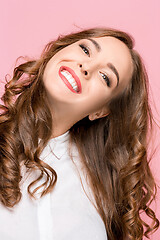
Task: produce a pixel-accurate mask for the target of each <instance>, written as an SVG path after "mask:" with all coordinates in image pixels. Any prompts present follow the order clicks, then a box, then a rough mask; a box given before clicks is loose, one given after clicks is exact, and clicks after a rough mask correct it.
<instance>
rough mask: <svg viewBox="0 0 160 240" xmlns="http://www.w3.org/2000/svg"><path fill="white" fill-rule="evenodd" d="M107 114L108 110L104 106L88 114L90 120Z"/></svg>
mask: <svg viewBox="0 0 160 240" xmlns="http://www.w3.org/2000/svg"><path fill="white" fill-rule="evenodd" d="M108 114H109V110H108V109H106V107H104V108H102V109H101V110H99V111H97V112H94V113H91V114H89V115H88V118H89V120H90V121H93V120H95V119H98V118H102V117H106V116H107V115H108Z"/></svg>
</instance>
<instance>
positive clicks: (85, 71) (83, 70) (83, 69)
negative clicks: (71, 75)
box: [79, 64, 88, 76]
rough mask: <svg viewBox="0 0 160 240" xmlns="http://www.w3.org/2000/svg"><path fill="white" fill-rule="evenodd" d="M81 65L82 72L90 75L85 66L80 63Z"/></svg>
mask: <svg viewBox="0 0 160 240" xmlns="http://www.w3.org/2000/svg"><path fill="white" fill-rule="evenodd" d="M79 67H80V68H81V70H82V72H83V73H84V75H87V76H88V71H87V70H85V68H84V66H82V64H80V65H79Z"/></svg>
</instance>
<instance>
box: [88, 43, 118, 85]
mask: <svg viewBox="0 0 160 240" xmlns="http://www.w3.org/2000/svg"><path fill="white" fill-rule="evenodd" d="M87 40H89V41H91V42H92V43H93V45H94V46H95V48H96V50H97V52H100V51H102V48H101V46H100V45H99V43H98V42H97V41H95V40H94V39H92V38H87ZM107 66H108V67H109V68H110V69H111V70H112V71H113V73H114V74H115V75H116V77H117V86H118V84H119V73H118V71H117V69H116V68H115V66H114V65H113V64H112V63H107Z"/></svg>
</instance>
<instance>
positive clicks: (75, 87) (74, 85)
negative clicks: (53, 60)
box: [59, 66, 81, 93]
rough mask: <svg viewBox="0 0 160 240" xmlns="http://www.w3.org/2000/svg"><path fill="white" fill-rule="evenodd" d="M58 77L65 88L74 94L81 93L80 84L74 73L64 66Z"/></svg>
mask: <svg viewBox="0 0 160 240" xmlns="http://www.w3.org/2000/svg"><path fill="white" fill-rule="evenodd" d="M59 75H60V77H61V79H62V80H63V82H64V83H65V84H66V85H67V87H68V88H69V89H70V90H71V91H72V92H74V93H81V83H80V80H79V78H78V76H77V75H76V74H75V72H74V71H73V70H72V69H71V68H69V67H66V66H61V67H60V69H59Z"/></svg>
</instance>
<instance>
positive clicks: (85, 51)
mask: <svg viewBox="0 0 160 240" xmlns="http://www.w3.org/2000/svg"><path fill="white" fill-rule="evenodd" d="M79 46H80V47H81V48H82V50H83V52H84V53H85V54H87V55H88V56H90V54H89V49H88V48H87V47H86V46H85V45H84V44H80V45H79Z"/></svg>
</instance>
